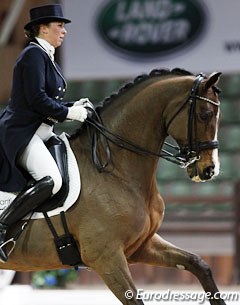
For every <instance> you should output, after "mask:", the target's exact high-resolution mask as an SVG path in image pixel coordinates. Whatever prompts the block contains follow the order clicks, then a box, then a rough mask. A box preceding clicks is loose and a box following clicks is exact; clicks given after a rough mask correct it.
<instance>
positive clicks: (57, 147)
mask: <svg viewBox="0 0 240 305" xmlns="http://www.w3.org/2000/svg"><path fill="white" fill-rule="evenodd" d="M45 145H46V147H47V148H48V150H49V152H50V153H51V155H52V157H53V158H54V160H55V162H56V164H57V166H58V169H59V172H60V174H61V176H62V187H61V189H60V190H59V191H58V192H57V194H55V195H54V196H53V197H51V198H50V199H48V200H47V201H46V202H44V203H43V204H42V205H41V206H40V207H38V208H37V209H36V210H34V212H42V213H43V212H48V211H52V210H54V209H56V208H58V207H61V206H63V203H64V201H65V199H66V198H67V195H68V192H69V175H68V164H67V150H66V145H65V143H64V142H63V140H62V139H60V138H59V137H58V136H52V137H51V138H50V139H49V140H48V141H47V142H46V143H45Z"/></svg>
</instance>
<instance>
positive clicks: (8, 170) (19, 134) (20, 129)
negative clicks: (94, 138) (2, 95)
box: [0, 41, 73, 192]
mask: <svg viewBox="0 0 240 305" xmlns="http://www.w3.org/2000/svg"><path fill="white" fill-rule="evenodd" d="M65 90H66V81H65V79H64V77H63V76H62V72H61V70H60V68H59V66H58V65H57V64H56V63H55V62H52V60H51V59H50V58H49V56H48V54H47V53H46V51H45V50H44V49H43V48H42V47H41V46H40V45H39V44H38V43H37V42H35V41H33V42H31V43H30V44H29V45H28V46H27V47H26V48H24V49H23V50H22V52H21V53H20V55H19V57H18V58H17V60H16V64H15V67H14V72H13V83H12V92H11V98H10V101H9V104H8V106H7V107H6V109H5V110H4V112H3V113H2V115H1V116H0V168H1V171H0V190H1V191H7V192H18V191H21V190H22V189H23V188H24V187H25V185H26V182H27V181H26V178H25V177H24V175H23V173H22V171H21V169H20V168H19V167H18V166H17V158H18V157H19V156H20V155H21V153H22V152H23V150H24V148H25V147H26V146H27V145H28V143H29V141H30V140H31V138H32V137H33V135H34V133H35V132H36V130H37V129H38V127H39V126H40V125H41V123H42V122H43V121H44V120H45V119H46V118H48V117H51V118H53V119H54V120H56V121H59V122H63V121H64V120H65V119H66V117H67V113H68V107H69V106H72V105H73V102H66V101H63V96H64V93H65ZM36 162H38V160H36Z"/></svg>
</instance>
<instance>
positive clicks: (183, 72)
mask: <svg viewBox="0 0 240 305" xmlns="http://www.w3.org/2000/svg"><path fill="white" fill-rule="evenodd" d="M168 75H177V76H187V75H193V74H192V73H191V72H189V71H187V70H184V69H180V68H174V69H173V70H169V69H154V70H152V71H151V72H150V73H149V74H142V75H139V76H137V77H136V78H135V79H133V80H132V81H130V82H128V83H126V84H124V85H123V86H122V87H120V89H119V90H118V91H117V92H114V93H112V94H111V95H110V96H107V97H105V98H104V100H102V101H100V102H99V103H98V104H97V105H95V109H96V110H97V112H98V111H99V110H100V111H101V109H103V108H104V107H105V106H106V105H108V104H110V103H111V102H112V101H113V100H115V99H116V98H117V97H119V96H120V95H121V94H122V93H124V92H126V91H127V90H128V89H130V88H133V87H134V86H136V85H138V84H140V83H141V82H143V81H145V80H148V79H151V78H153V77H161V76H168ZM85 126H86V125H85V124H83V125H82V126H81V127H80V128H79V129H77V130H75V131H74V132H73V133H72V134H71V136H70V138H71V139H74V138H76V137H78V136H79V134H80V133H81V132H82V129H83V128H84V127H85Z"/></svg>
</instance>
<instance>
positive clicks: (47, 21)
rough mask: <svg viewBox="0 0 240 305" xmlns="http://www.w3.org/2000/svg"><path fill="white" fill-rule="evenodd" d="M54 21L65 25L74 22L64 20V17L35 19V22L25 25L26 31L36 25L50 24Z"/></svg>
mask: <svg viewBox="0 0 240 305" xmlns="http://www.w3.org/2000/svg"><path fill="white" fill-rule="evenodd" d="M54 21H61V22H64V23H70V22H72V21H71V20H69V19H67V18H64V17H56V16H49V17H41V18H38V19H35V20H33V21H30V22H28V23H27V24H25V26H24V30H30V29H31V27H32V26H33V25H36V24H42V23H49V22H54Z"/></svg>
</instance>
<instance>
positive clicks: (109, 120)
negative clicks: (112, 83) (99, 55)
mask: <svg viewBox="0 0 240 305" xmlns="http://www.w3.org/2000/svg"><path fill="white" fill-rule="evenodd" d="M150 86H151V88H150ZM164 108H165V99H164V96H162V93H161V90H159V88H158V86H157V85H156V84H155V82H154V81H153V80H151V81H149V82H148V83H147V84H144V83H143V84H139V85H138V86H137V87H136V88H133V89H131V90H129V91H128V92H126V93H124V94H122V95H120V96H119V97H117V98H116V100H114V101H112V103H111V105H109V106H108V107H107V109H105V110H104V111H103V113H102V118H103V121H104V124H105V126H106V127H107V128H108V129H110V130H111V132H113V133H114V134H117V135H120V136H122V137H123V138H125V139H127V140H129V141H131V142H132V143H134V144H136V145H138V146H140V147H142V148H144V149H146V150H149V151H153V152H155V153H159V152H160V150H161V147H162V144H163V141H164V139H165V136H166V134H165V130H164V122H163V120H162V117H163V111H164ZM112 150H113V151H114V155H113V158H114V160H113V162H114V166H115V167H116V168H117V170H118V173H121V174H122V176H123V177H124V179H126V180H127V179H129V180H131V181H135V182H136V184H138V185H141V184H144V181H150V180H151V179H152V176H153V175H154V171H155V170H156V166H157V161H158V158H156V157H152V156H147V157H146V156H142V155H139V154H136V153H133V152H129V151H126V150H124V149H121V148H119V147H116V146H112Z"/></svg>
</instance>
